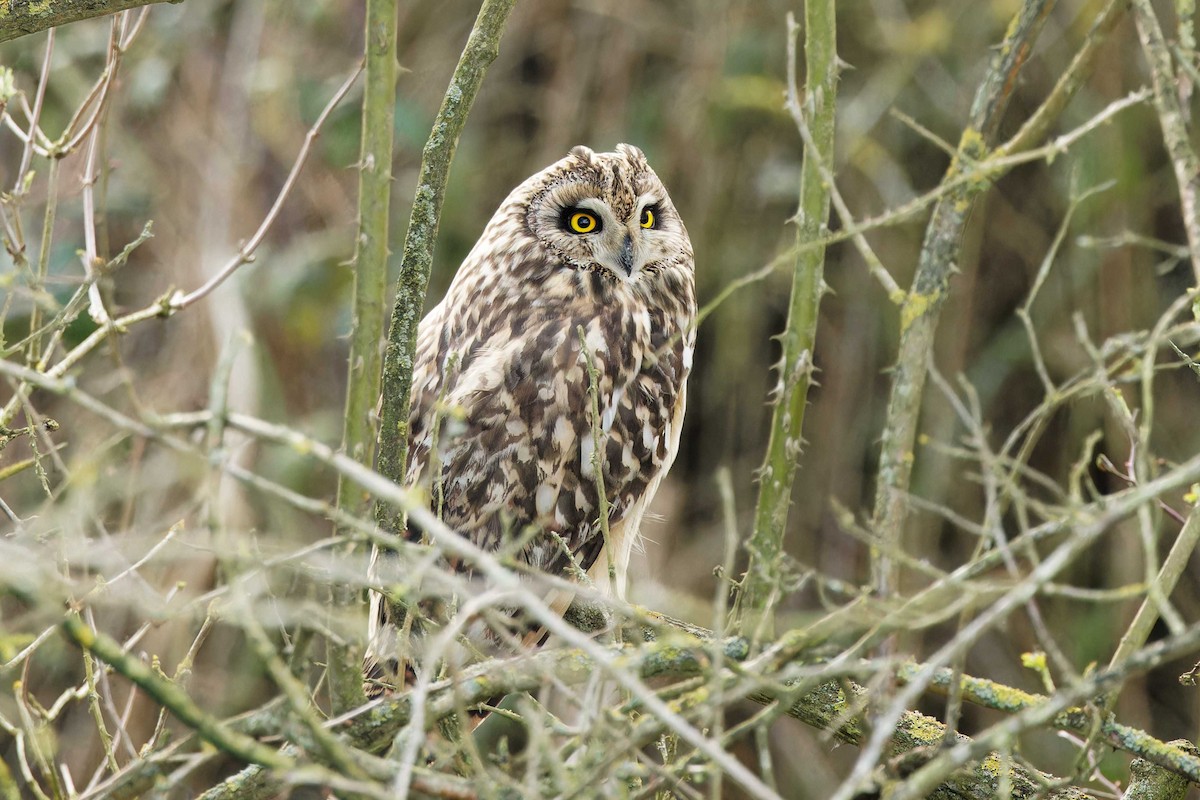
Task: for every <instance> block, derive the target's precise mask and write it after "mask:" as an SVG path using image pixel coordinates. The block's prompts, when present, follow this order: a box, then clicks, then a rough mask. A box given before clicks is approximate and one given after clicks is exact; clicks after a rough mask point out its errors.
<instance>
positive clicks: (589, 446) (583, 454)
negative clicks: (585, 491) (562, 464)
mask: <svg viewBox="0 0 1200 800" xmlns="http://www.w3.org/2000/svg"><path fill="white" fill-rule="evenodd" d="M595 454H596V440H595V439H593V438H592V437H591V436H584V437H583V438H581V439H580V440H579V465H580V467H581V471H582V474H583V477H585V478H587V479H588V480H593V479H594V478H595V477H596V471H595V470H594V469H592V456H594V455H595Z"/></svg>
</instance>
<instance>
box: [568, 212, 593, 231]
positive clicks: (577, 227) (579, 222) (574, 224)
mask: <svg viewBox="0 0 1200 800" xmlns="http://www.w3.org/2000/svg"><path fill="white" fill-rule="evenodd" d="M567 224H568V225H570V226H571V230H573V231H574V232H575V233H594V232H595V231H597V230H599V228H600V220H598V219H596V215H595V214H589V213H588V212H586V211H576V212H575V213H573V214H571V216H570V217H569V218H568V219H567Z"/></svg>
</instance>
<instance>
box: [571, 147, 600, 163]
mask: <svg viewBox="0 0 1200 800" xmlns="http://www.w3.org/2000/svg"><path fill="white" fill-rule="evenodd" d="M571 155H573V156H575V157H576V158H578V159H579V160H580V161H582V162H583V163H585V164H588V165H591V163H592V159H594V158H595V157H596V153H595V152H594V151H593V150H592V148H590V147H588V146H587V145H583V144H577V145H575V146H574V147H572V148H571Z"/></svg>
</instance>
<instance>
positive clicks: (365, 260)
mask: <svg viewBox="0 0 1200 800" xmlns="http://www.w3.org/2000/svg"><path fill="white" fill-rule="evenodd" d="M398 13H399V12H398V4H397V0H368V2H367V19H366V25H365V34H364V43H363V47H364V49H365V51H366V73H367V74H366V82H365V88H364V91H363V107H362V142H361V146H360V148H359V159H358V174H359V179H358V228H357V235H356V236H355V240H354V241H355V248H354V262H353V268H354V309H353V315H352V317H351V320H352V321H351V327H350V356H349V359H350V364H349V375H348V380H347V388H346V413H345V418H344V423H343V425H344V427H343V429H342V449H343V450H344V451H345V452H346V453H348V454H349V455H350V457H351V458H353V459H354V460H355V461H357V462H358V463H360V464H363V465H365V466H367V467H370V466H373V465H374V463H375V443H376V440H377V438H378V434H377V432H376V430H375V426H374V424H373V419H372V415H373V412H374V410H375V405H376V403H377V402H378V400H379V381H380V372H381V370H382V365H383V351H382V349H381V347H380V343H381V342H382V341H383V313H384V292H385V291H386V288H387V261H388V221H389V217H388V211H389V205H390V200H391V196H392V136H393V131H394V129H395V123H394V119H395V111H396V25H397V22H398V19H397V17H398ZM370 502H371V500H370V495H369V494H368V493H367V492H364V491H363V490H362V489H360V488H359V487H356V486H355V485H354V484H353V483H351V482H350V481H348V480H347V479H346V478H345V477H340V478H339V479H338V488H337V507H338V508H339V509H340V510H341V511H343V512H345V513H347V514H350V515H352V516H355V517H367V516H369V513H368V512H369V510H370ZM360 598H361V594H360V593H359V592H358V591H356V590H355V589H353V588H352V587H349V586H344V585H338V584H334V585H333V586H332V588H331V600H332V602H333V604H334V605H335V606H349V605H355V604H356V603H360V602H361V599H360ZM328 656H329V658H328V663H329V695H330V700H331V703H332V707H333V713H335V714H341V713H343V712H345V711H347V710H349V709H351V708H354V707H355V706H358V705H361V704H362V703H363V702H364V701H365V700H366V697H365V696H364V695H363V690H362V674H361V670H360V667H359V665H360V664H361V663H362V653H361V652H360V651H359V650H358V648H357V647H355V646H354V645H353V644H350V643H340V642H337V641H333V640H330V641H329V644H328Z"/></svg>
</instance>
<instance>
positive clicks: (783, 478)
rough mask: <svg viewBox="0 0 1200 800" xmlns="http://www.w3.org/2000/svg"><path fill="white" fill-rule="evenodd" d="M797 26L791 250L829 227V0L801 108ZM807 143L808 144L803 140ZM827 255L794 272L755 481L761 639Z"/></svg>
mask: <svg viewBox="0 0 1200 800" xmlns="http://www.w3.org/2000/svg"><path fill="white" fill-rule="evenodd" d="M796 31H797V25H796V22H795V20H794V19H793V18H792V16H791V15H790V14H789V16H788V54H789V58H788V87H789V89H788V102H789V104H790V105H792V106H793V110H794V113H795V114H796V116H797V119H798V121H799V123H800V124H801V125H805V126H807V128H808V131H809V132H810V133H811V141H812V145H813V148H814V149H813V151H810V152H806V153H805V155H804V164H803V166H802V167H801V170H800V208H799V210H798V211H797V212H796V220H795V222H796V243H797V245H800V244H804V243H805V242H809V241H811V240H813V239H819V238H820V237H821V236H822V235H823V234H824V233H825V232H826V226H827V221H828V219H829V202H830V184H829V182H828V181H827V180H826V178H825V177H824V176H823V175H822V169H821V167H822V165H823V164H833V134H834V123H835V111H836V106H837V79H838V58H837V14H836V11H835V3H834V2H833V0H809V2H806V3H805V4H804V61H805V76H806V80H805V83H806V91H805V92H804V99H803V102H802V101H801V99H800V93H799V91H798V90H797V89H796V78H795V66H796V65H795V42H796ZM806 138H808V137H806ZM824 273H825V248H824V247H813V248H808V249H802V250H800V251H799V253H798V254H797V256H796V263H795V267H794V269H793V272H792V293H791V300H790V302H789V304H788V319H787V326H786V327H785V328H784V331H783V334H782V335H781V336H780V341H781V343H782V346H783V348H782V349H783V354H782V356H781V357H780V361H779V383H778V385H777V388H776V390H775V402H774V407H773V410H772V413H771V433H770V440H769V441H768V443H767V453H766V457H765V458H764V461H763V467H762V472H761V474H760V476H759V491H758V506H757V508H756V510H755V515H754V532H753V534H752V535H751V537H750V541H749V543H748V545H747V547H748V549H749V551H750V565H749V568H748V569H747V571H746V577H745V580H744V583H743V586H742V589H743V592H744V595H743V597H742V600H741V604H742V608H743V610H745V611H750V612H751V613H754V614H757V613H759V612H764V611H765V612H766V613H765V614H764V616H762V617H761V619H760V626H759V627H760V630H761V633H762V635H764V636H770V635H771V632H772V622H771V614H770V610H769V608H768V605H769V600H770V597H771V594H772V592H774V591H776V589H777V587H778V585H779V580H780V557H781V556H782V554H783V536H784V530H785V527H786V525H787V517H788V508H789V506H790V505H791V502H792V483H793V481H794V479H795V476H796V464H797V460H798V459H799V457H800V447H801V443H802V441H803V431H804V410H805V406H806V405H807V403H808V387H809V385H810V383H811V382H812V370H813V347H814V346H815V344H816V337H817V311H818V308H819V307H820V302H821V295H822V293H823V292H824V291H825V278H824Z"/></svg>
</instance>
